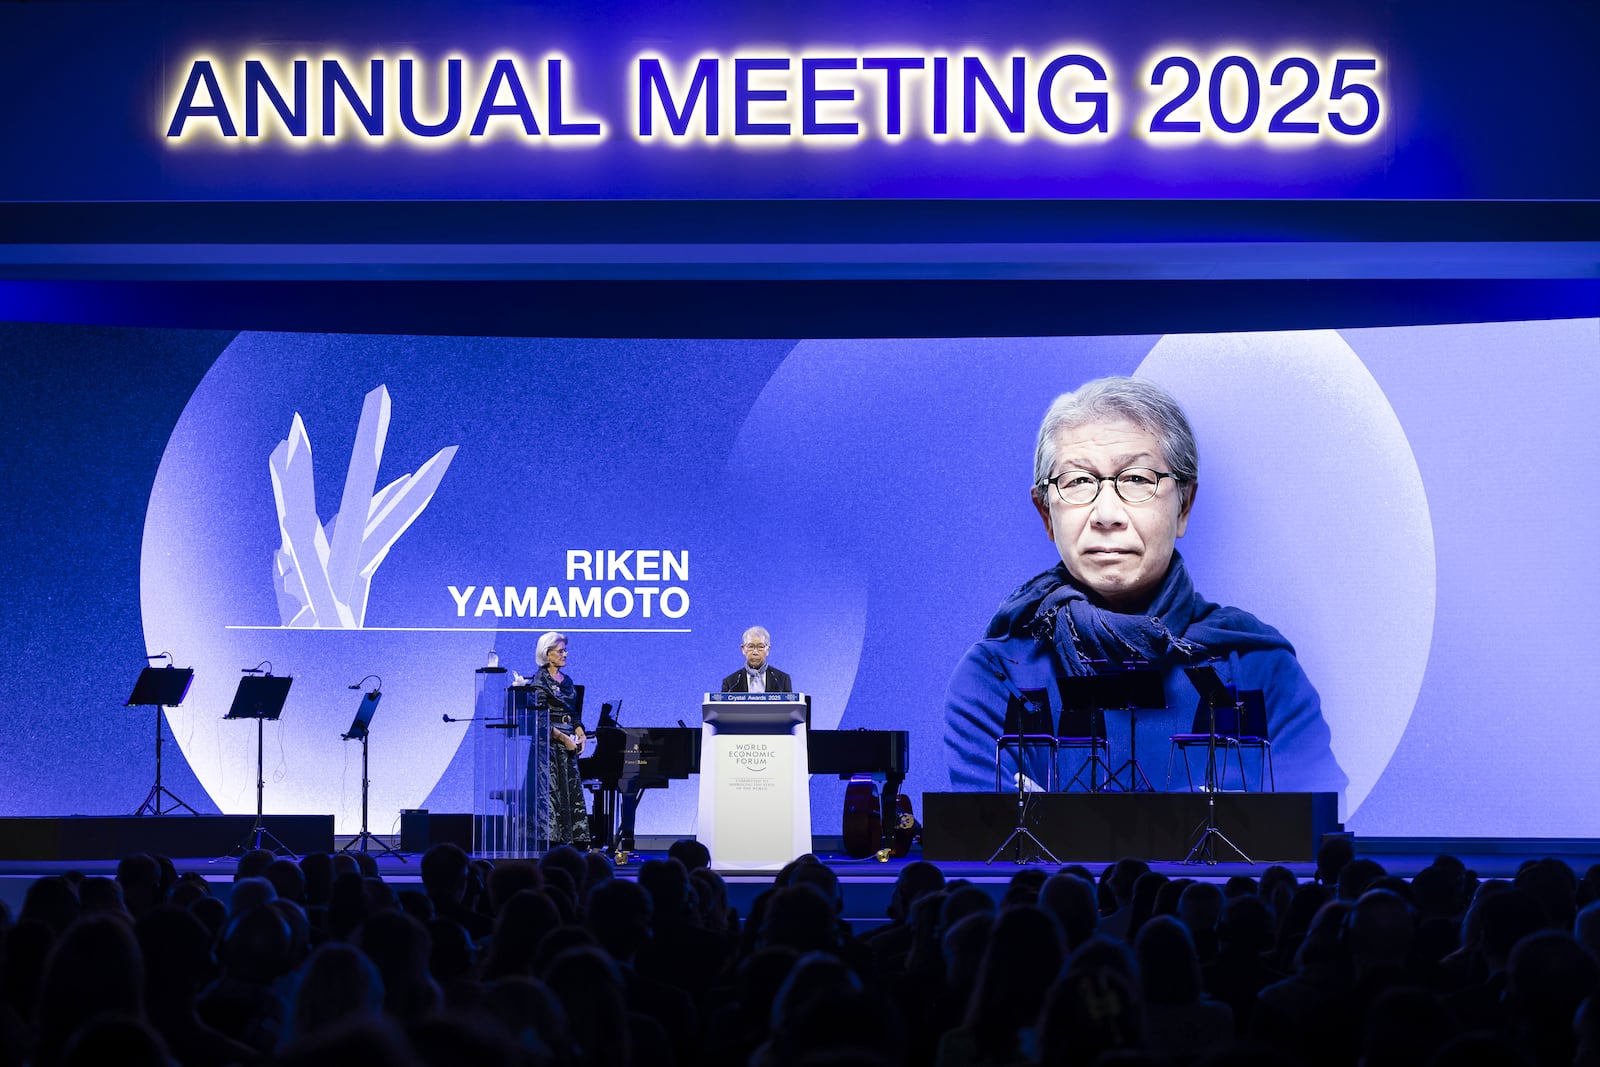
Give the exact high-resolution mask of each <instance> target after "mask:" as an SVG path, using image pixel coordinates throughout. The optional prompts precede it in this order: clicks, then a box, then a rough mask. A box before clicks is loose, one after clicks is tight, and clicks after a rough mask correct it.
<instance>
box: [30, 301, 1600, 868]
mask: <svg viewBox="0 0 1600 1067" xmlns="http://www.w3.org/2000/svg"><path fill="white" fill-rule="evenodd" d="M0 343H3V345H4V352H5V359H4V362H3V365H4V366H5V367H6V368H7V374H8V377H9V379H10V380H8V382H7V383H6V384H7V385H8V389H7V395H6V401H5V403H6V425H7V427H8V431H9V432H8V437H9V440H8V444H7V456H6V464H5V473H4V478H5V483H4V484H5V492H6V500H7V503H8V506H9V507H10V509H11V511H12V513H13V515H14V516H15V519H14V521H13V522H12V523H9V524H8V527H7V530H6V532H5V535H4V536H5V539H6V540H5V546H4V547H5V554H4V563H3V566H4V568H5V571H4V575H3V577H4V581H5V583H6V587H7V594H8V602H9V603H11V604H12V605H14V607H15V615H14V616H13V617H11V618H9V619H8V625H7V627H6V628H5V631H4V635H5V636H4V638H3V641H4V646H3V648H4V655H5V657H6V661H7V662H8V663H10V664H12V665H13V666H14V667H15V668H16V670H17V681H16V685H15V686H14V687H13V690H12V692H11V694H10V698H9V699H8V700H7V701H6V702H4V704H0V728H3V731H4V734H5V736H6V737H7V738H8V744H7V745H6V746H5V748H4V750H3V752H0V774H3V777H4V779H5V781H6V783H7V786H6V789H5V791H4V793H3V795H0V811H3V812H4V813H6V814H57V813H71V812H86V813H115V812H120V811H131V810H132V809H133V808H134V807H135V806H136V805H137V803H138V800H139V798H140V797H141V796H142V795H143V793H144V790H145V788H146V787H147V786H148V784H149V777H150V773H151V771H152V769H153V747H154V738H153V736H151V735H152V734H153V728H152V724H151V722H150V721H149V720H148V719H147V718H146V717H144V715H143V713H139V712H133V711H130V710H127V709H124V708H122V707H121V706H120V705H121V701H122V699H123V698H125V696H126V690H127V689H128V688H129V687H130V685H131V680H132V678H133V676H134V675H135V674H136V673H137V670H138V668H139V667H140V666H141V665H142V657H143V656H144V655H146V654H147V653H157V652H163V651H170V652H171V653H172V655H173V656H174V658H175V659H176V661H177V662H178V664H179V665H192V666H193V667H194V668H195V670H196V676H195V682H194V686H193V688H192V690H191V691H190V693H189V696H188V699H187V700H186V701H185V703H184V705H183V706H182V707H181V708H179V709H177V710H176V711H174V712H173V713H172V714H171V716H170V730H171V734H170V735H169V736H173V737H175V738H176V741H177V745H178V748H179V749H180V750H181V753H182V758H179V756H178V753H177V752H175V751H173V749H172V748H171V746H170V745H169V749H168V753H169V757H170V758H169V760H168V766H167V777H168V783H169V785H173V786H174V787H175V788H176V790H177V792H178V793H179V795H181V796H183V797H184V798H185V799H186V800H189V801H190V802H191V803H194V804H196V806H198V807H201V808H202V809H203V810H204V809H212V808H215V809H220V810H223V811H230V812H241V811H249V810H253V807H254V803H255V797H254V785H255V759H256V750H255V736H254V735H255V731H254V730H253V729H251V728H250V726H249V725H248V724H245V723H236V722H225V721H222V719H221V716H222V714H223V713H224V712H225V711H226V710H227V705H228V702H229V699H230V697H231V695H232V693H233V690H234V688H235V686H236V685H237V680H238V678H239V676H240V675H239V672H240V670H241V669H242V668H245V667H253V666H256V665H257V664H259V663H261V662H262V661H270V663H271V667H272V670H273V671H274V673H277V674H288V675H293V676H294V679H295V681H294V685H293V688H292V690H291V692H290V695H289V699H288V703H287V705H286V709H285V713H284V716H283V718H282V720H281V722H280V723H279V724H276V725H272V726H269V727H268V729H267V734H266V737H267V741H266V750H265V756H264V758H265V763H266V777H267V787H266V793H267V807H268V810H269V811H276V812H329V811H331V812H333V813H335V814H336V815H337V817H338V821H339V825H340V828H341V830H344V831H352V830H354V829H355V828H356V825H357V823H358V821H359V812H360V793H359V788H360V761H359V753H357V752H356V751H355V750H354V749H353V747H352V746H349V745H346V744H344V743H343V742H341V741H340V739H339V735H340V734H341V733H342V732H343V731H344V730H345V729H346V728H347V727H348V725H349V721H350V718H351V715H352V713H353V712H354V710H355V705H356V703H357V698H358V694H356V693H352V692H351V691H350V690H349V689H348V688H347V687H348V686H349V685H351V684H353V683H356V682H357V681H358V680H360V679H362V678H363V677H364V676H366V675H369V674H377V675H379V676H380V677H381V678H382V682H383V687H384V693H385V696H384V700H383V703H382V706H381V707H380V709H379V712H378V716H377V718H376V720H375V721H374V724H373V733H372V781H373V785H372V810H373V817H372V823H373V828H374V829H375V830H378V831H380V832H383V831H387V830H389V829H390V828H391V826H392V824H393V823H394V821H395V819H396V815H397V812H398V811H399V810H400V809H401V808H409V807H428V808H430V809H432V810H436V811H446V810H468V809H470V804H471V800H470V763H469V756H470V752H469V748H470V738H469V735H468V731H469V729H470V727H469V726H468V725H467V724H462V723H455V724H452V723H446V722H445V721H443V719H444V716H446V715H449V716H453V717H454V716H466V715H470V714H471V710H472V702H473V684H474V674H473V671H474V669H475V668H477V667H479V666H481V665H483V664H484V663H485V661H486V659H487V656H488V654H489V652H490V651H491V650H494V651H495V652H496V653H497V654H498V656H499V658H500V661H501V662H502V663H503V664H506V665H508V666H511V667H514V668H517V669H520V670H522V671H523V672H524V673H530V672H531V671H532V669H533V661H532V656H533V648H534V643H535V641H536V639H537V637H538V634H539V633H540V632H542V631H544V630H546V629H558V630H561V631H563V632H566V633H568V634H569V635H570V639H571V648H572V659H571V664H570V671H571V673H572V674H573V675H574V677H575V678H576V679H577V680H578V681H579V682H580V683H583V684H585V685H586V686H587V687H588V692H589V700H590V708H591V713H590V715H589V718H590V719H591V724H592V720H593V717H594V712H593V710H592V709H594V708H596V707H597V705H598V701H600V700H607V701H612V702H616V701H618V700H620V701H621V702H622V708H621V718H622V720H623V721H624V722H625V723H630V724H640V725H643V724H661V725H671V724H673V723H675V722H677V721H678V720H680V719H682V720H684V721H694V720H695V719H696V718H697V716H698V711H699V701H700V696H701V694H702V693H703V692H705V691H706V690H708V689H715V688H716V686H717V682H718V679H720V678H721V677H722V676H723V675H724V674H726V673H728V672H729V671H731V670H732V669H734V667H735V666H736V665H737V664H738V662H739V655H738V650H737V647H736V646H737V645H738V643H739V638H740V634H741V632H742V630H743V629H744V628H745V627H746V626H748V625H751V624H754V623H760V624H762V625H765V626H766V627H767V628H768V629H769V630H771V632H772V635H773V653H772V661H773V662H774V663H775V664H776V665H777V666H779V667H781V668H783V669H784V670H786V671H788V672H790V673H791V674H792V675H793V676H794V677H795V679H796V682H797V685H798V686H799V687H800V688H802V689H804V690H805V691H808V692H810V693H811V694H812V695H813V696H814V699H815V711H814V723H815V724H816V725H818V726H822V727H835V726H838V727H844V728H851V727H869V728H895V729H908V730H910V731H911V735H912V739H913V749H912V767H911V776H910V778H909V780H908V783H907V791H908V792H910V793H911V794H912V795H913V797H916V796H917V795H919V794H920V793H922V792H924V791H931V790H942V789H946V788H948V777H947V774H946V771H945V767H944V746H943V743H942V737H941V731H942V707H941V702H942V697H943V692H944V686H945V681H946V679H947V677H948V675H949V672H950V669H951V667H952V666H953V665H954V663H955V662H956V660H957V659H958V658H959V657H960V655H961V653H962V652H963V651H964V650H965V648H966V647H967V645H968V644H970V643H971V642H972V641H973V640H975V639H976V638H977V637H978V636H979V635H980V634H981V632H982V629H983V627H984V625H985V623H986V622H987V620H988V618H989V615H990V613H991V612H992V611H993V609H994V606H995V605H996V604H997V603H998V602H999V601H1000V600H1001V598H1002V597H1004V596H1005V595H1006V594H1007V593H1008V592H1010V590H1011V589H1012V588H1013V587H1014V586H1015V585H1016V584H1017V583H1018V582H1019V581H1021V580H1022V579H1023V578H1025V577H1028V576H1030V575H1032V574H1034V573H1036V572H1037V571H1039V570H1041V569H1043V568H1044V567H1045V566H1047V565H1049V564H1050V563H1051V562H1052V561H1053V559H1054V555H1053V547H1052V545H1051V544H1050V542H1049V541H1048V540H1047V539H1046V537H1045V535H1044V532H1043V530H1042V529H1041V528H1040V525H1039V522H1038V519H1037V517H1036V516H1035V515H1034V513H1033V511H1032V508H1031V507H1030V505H1029V503H1028V499H1027V489H1028V483H1029V481H1030V477H1031V453H1032V447H1033V438H1034V433H1035V430H1036V427H1037V422H1038V419H1039V417H1040V416H1041V414H1042V413H1043V410H1044V408H1045V406H1046V405H1047V404H1048V402H1049V400H1050V399H1051V398H1052V397H1053V396H1054V395H1055V394H1057V393H1058V392H1060V391H1063V390H1065V389H1068V388H1071V387H1073V386H1075V385H1077V384H1079V383H1081V382H1082V381H1084V380H1086V379H1088V378H1091V377H1096V376H1099V375H1103V374H1126V373H1133V374H1139V375H1142V376H1145V377H1149V378H1151V379H1153V380H1155V381H1157V382H1160V383H1161V384H1163V385H1165V386H1166V387H1167V388H1169V389H1170V390H1171V391H1172V392H1173V393H1174V394H1175V395H1176V396H1178V397H1179V398H1180V400H1181V401H1182V402H1183V403H1184V405H1185V406H1186V408H1187V410H1188V412H1189V414H1190V417H1191V419H1192V420H1193V422H1194V424H1195V426H1196V429H1197V432H1198V436H1199V444H1200V455H1201V478H1200V489H1199V495H1198V498H1197V502H1196V505H1195V511H1194V514H1193V517H1192V519H1191V522H1190V524H1189V529H1188V533H1187V536H1186V537H1185V538H1184V539H1183V540H1182V541H1181V542H1180V543H1179V547H1180V549H1181V550H1182V551H1183V553H1184V555H1185V558H1186V559H1187V560H1188V562H1189V566H1190V568H1191V570H1192V571H1193V572H1194V574H1195V576H1196V584H1197V586H1198V587H1199V588H1200V589H1201V590H1202V591H1203V592H1204V593H1206V595H1208V596H1209V597H1211V598H1212V599H1215V600H1218V601H1221V602H1225V603H1234V604H1237V605H1239V606H1241V607H1244V608H1247V609H1248V610H1250V611H1252V612H1254V613H1256V614H1257V615H1259V616H1260V617H1261V618H1263V619H1265V620H1267V621H1269V622H1271V623H1272V624H1273V625H1275V626H1277V627H1278V628H1279V629H1280V630H1282V631H1283V633H1284V634H1285V635H1286V636H1288V637H1289V638H1290V640H1292V641H1293V642H1294V644H1295V646H1296V648H1297V650H1298V652H1299V655H1300V658H1301V661H1302V663H1303V664H1304V666H1305V668H1306V671H1307V673H1308V674H1309V675H1310V677H1311V678H1312V680H1313V681H1314V682H1315V683H1316V684H1317V686H1318V688H1319V689H1320V691H1321V694H1322V698H1323V706H1324V709H1325V713H1326V716H1327V719H1328V722H1329V724H1330V727H1331V729H1332V733H1333V747H1334V752H1335V755H1336V756H1337V758H1338V760H1339V762H1340V764H1341V766H1342V767H1343V769H1344V770H1345V772H1346V773H1347V774H1348V776H1349V779H1350V785H1349V789H1348V791H1347V793H1346V795H1345V797H1344V798H1343V800H1344V803H1343V810H1344V811H1345V813H1346V816H1347V821H1348V824H1349V825H1350V826H1351V827H1352V828H1353V829H1355V830H1356V831H1357V832H1358V833H1362V834H1366V835H1374V836H1408V835H1426V836H1553V837H1580V836H1594V835H1595V834H1596V833H1600V823H1597V821H1596V820H1597V816H1596V815H1595V812H1596V811H1597V810H1600V805H1597V804H1596V800H1597V799H1600V798H1597V797H1596V796H1595V790H1594V786H1593V784H1592V779H1593V776H1592V774H1590V773H1589V771H1588V759H1587V757H1586V753H1588V752H1591V751H1593V749H1594V747H1595V745H1596V744H1597V742H1600V725H1597V724H1596V722H1595V720H1594V717H1593V716H1591V715H1589V714H1587V711H1586V709H1587V707H1588V703H1589V701H1588V694H1587V692H1586V687H1585V683H1584V679H1583V678H1582V676H1581V674H1580V672H1578V671H1576V670H1574V669H1572V667H1571V666H1570V664H1572V663H1573V662H1576V661H1578V660H1579V659H1581V655H1582V651H1581V650H1584V649H1587V648H1589V647H1592V645H1593V643H1594V641H1595V639H1596V637H1597V631H1600V606H1597V597H1596V592H1597V590H1596V588H1595V583H1594V581H1593V579H1592V577H1591V571H1592V568H1591V567H1590V566H1589V560H1588V557H1589V555H1590V546H1591V545H1592V542H1593V531H1594V528H1595V523H1596V520H1597V518H1600V514H1597V513H1600V505H1597V504H1596V503H1595V501H1594V498H1593V496H1592V494H1588V493H1584V492H1582V491H1581V488H1578V487H1577V486H1581V483H1582V479H1583V477H1584V475H1583V472H1585V471H1588V470H1591V469H1594V468H1595V467H1596V465H1597V462H1600V456H1597V454H1596V453H1597V452H1600V445H1597V443H1596V441H1595V440H1594V437H1593V434H1592V432H1590V431H1589V429H1588V424H1587V421H1586V419H1585V418H1584V417H1583V415H1582V413H1584V412H1587V411H1592V410H1593V409H1594V406H1595V404H1596V402H1597V401H1600V359H1597V357H1600V334H1597V323H1596V322H1595V321H1594V320H1588V319H1586V320H1564V321H1554V322H1520V323H1488V324H1474V325H1454V326H1451V325H1446V326H1429V327H1404V328H1398V327H1397V328H1382V329H1364V330H1347V331H1337V332H1336V331H1313V332H1300V333H1253V334H1227V335H1218V334H1212V335H1201V334H1194V335H1167V336H1123V337H1105V338H1037V339H1024V340H1015V339H1007V340H986V339H960V340H902V341H850V340H802V341H760V342H755V341H747V342H709V341H692V340H627V341H574V340H539V339H503V338H502V339H496V338H487V339H485V338H412V337H373V336H346V335H305V334H237V335H229V334H200V333H187V332H181V331H171V332H157V331H139V330H90V329H85V328H71V327H28V326H15V325H13V326H7V327H4V328H3V332H0ZM1513 357H1514V358H1515V360H1516V366H1517V368H1518V370H1517V373H1516V374H1515V375H1511V374H1508V373H1507V372H1506V368H1507V367H1508V366H1509V365H1510V363H1509V361H1510V360H1511V359H1512V358H1513ZM1573 479H1577V482H1576V483H1574V481H1573ZM11 614H12V613H11V611H9V610H8V615H11ZM313 620H314V621H315V622H316V623H317V625H316V626H315V627H311V626H308V625H307V624H308V623H310V622H312V621H313ZM1164 756H1165V754H1164V753H1159V754H1154V755H1153V756H1152V757H1150V759H1149V761H1148V763H1149V765H1153V766H1154V769H1155V770H1156V771H1158V772H1159V771H1160V770H1162V769H1163V764H1164ZM1157 777H1158V779H1159V773H1158V774H1157ZM1513 786H1514V787H1513ZM842 790H843V786H842V784H841V783H838V782H836V781H831V780H822V779H818V780H815V781H814V782H813V813H814V816H813V818H814V824H815V827H816V829H817V830H818V831H819V832H829V831H830V830H832V829H833V828H834V826H835V823H836V819H837V813H838V811H839V806H840V803H841V797H842ZM694 798H695V793H694V791H693V790H692V789H690V788H686V787H683V786H679V787H676V788H674V789H672V790H671V791H669V792H668V793H667V794H664V795H662V794H655V795H652V796H651V797H650V798H649V799H648V801H647V802H646V804H645V806H644V808H643V809H642V811H641V815H640V818H641V822H640V830H641V832H644V833H671V834H676V833H683V832H689V831H692V829H693V828H694V818H695V812H694Z"/></svg>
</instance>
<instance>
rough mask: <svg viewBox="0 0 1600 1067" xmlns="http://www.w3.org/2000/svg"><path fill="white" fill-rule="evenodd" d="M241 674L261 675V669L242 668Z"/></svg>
mask: <svg viewBox="0 0 1600 1067" xmlns="http://www.w3.org/2000/svg"><path fill="white" fill-rule="evenodd" d="M239 673H240V674H260V673H261V668H260V667H241V668H240V669H239Z"/></svg>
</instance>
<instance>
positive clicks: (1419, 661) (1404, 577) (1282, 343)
mask: <svg viewBox="0 0 1600 1067" xmlns="http://www.w3.org/2000/svg"><path fill="white" fill-rule="evenodd" d="M1137 373H1138V375H1139V376H1140V377H1143V378H1149V379H1150V380H1152V381H1155V382H1158V383H1160V384H1161V385H1163V386H1165V387H1166V388H1167V389H1168V390H1170V391H1171V392H1172V394H1173V395H1174V396H1176V397H1178V398H1179V399H1180V401H1181V402H1182V404H1183V406H1184V408H1185V410H1186V411H1187V412H1188V414H1189V418H1190V421H1191V422H1192V423H1193V424H1194V426H1195V432H1196V435H1197V436H1198V439H1199V442H1198V443H1199V447H1200V489H1199V495H1198V497H1197V500H1196V504H1195V510H1194V514H1193V517H1192V518H1191V519H1190V522H1189V530H1188V535H1187V536H1186V537H1185V539H1184V540H1183V541H1182V542H1180V545H1179V547H1180V548H1181V549H1182V550H1183V553H1184V557H1185V559H1187V560H1188V561H1189V565H1190V569H1191V570H1192V571H1193V572H1194V574H1195V584H1196V586H1197V587H1198V588H1199V589H1200V590H1201V591H1202V592H1204V593H1205V595H1206V596H1208V597H1209V598H1211V599H1212V600H1215V601H1218V602H1219V603H1225V604H1237V605H1238V606H1239V607H1242V608H1244V609H1246V610H1247V611H1250V612H1252V613H1254V614H1256V615H1258V616H1259V617H1260V618H1261V619H1263V620H1264V621H1266V622H1268V623H1270V624H1271V625H1273V626H1275V627H1277V628H1278V629H1279V630H1281V631H1282V632H1283V634H1284V635H1285V636H1286V637H1288V638H1289V640H1290V641H1291V642H1293V644H1294V646H1295V650H1296V652H1297V654H1298V655H1299V657H1300V662H1301V664H1302V665H1303V666H1304V667H1305V670H1306V673H1307V675H1309V676H1310V678H1311V680H1312V682H1313V683H1314V684H1315V685H1316V687H1317V689H1318V691H1319V692H1320V693H1321V695H1322V708H1323V714H1324V716H1325V717H1326V719H1327V722H1328V726H1329V728H1330V730H1331V731H1332V733H1333V751H1334V755H1335V756H1336V757H1337V758H1338V760H1339V764H1340V766H1341V767H1343V768H1344V771H1345V773H1346V774H1347V775H1349V778H1350V784H1349V787H1348V789H1347V791H1346V793H1345V803H1344V805H1343V807H1342V809H1341V817H1348V816H1349V815H1350V814H1351V813H1354V812H1355V811H1356V809H1357V808H1359V807H1360V806H1361V802H1362V801H1363V800H1364V799H1366V796H1367V794H1368V793H1369V792H1370V791H1371V789H1372V787H1373V785H1374V783H1376V782H1377V780H1378V777H1379V776H1380V775H1381V774H1382V773H1383V769H1384V767H1385V766H1387V765H1388V762H1389V759H1390V757H1391V756H1393V755H1394V751H1395V747H1396V746H1397V745H1398V744H1399V742H1400V737H1401V735H1402V734H1403V733H1404V732H1405V728H1406V723H1407V722H1409V721H1410V719H1411V712H1412V708H1413V706H1414V705H1415V703H1416V699H1417V694H1418V692H1419V690H1420V688H1421V685H1422V678H1423V673H1424V671H1425V669H1426V667H1427V663H1428V653H1429V648H1430V645H1431V643H1432V639H1433V619H1434V602H1435V595H1436V584H1435V583H1436V572H1435V562H1434V538H1433V523H1432V520H1431V518H1430V516H1429V511H1428V500H1427V495H1426V493H1425V492H1424V489H1423V484H1422V475H1421V472H1420V471H1419V470H1418V468H1417V462H1416V457H1415V456H1414V455H1413V453H1412V450H1411V445H1410V443H1409V441H1408V440H1407V438H1406V435H1405V432H1404V430H1403V429H1402V428H1401V426H1400V421H1399V419H1398V418H1397V417H1396V415H1395V413H1394V410H1393V408H1392V407H1391V406H1390V405H1389V401H1388V400H1387V398H1386V397H1385V396H1384V394H1383V391H1382V389H1380V388H1379V386H1378V383H1377V382H1376V381H1375V380H1374V379H1373V377H1372V375H1371V373H1370V372H1369V371H1368V370H1367V368H1366V366H1365V365H1364V364H1363V363H1362V362H1361V359H1360V357H1358V356H1357V355H1356V353H1355V352H1354V351H1353V350H1352V349H1351V348H1350V346H1349V345H1348V344H1347V343H1346V342H1345V340H1344V338H1343V337H1341V336H1340V335H1339V334H1338V333H1336V332H1334V331H1331V330H1323V331H1307V332H1295V333H1255V334H1210V335H1181V336H1170V337H1164V338H1162V339H1161V341H1160V342H1158V343H1157V344H1156V346H1155V347H1154V348H1153V349H1152V350H1151V352H1150V354H1149V356H1148V357H1146V359H1145V360H1144V362H1143V363H1142V364H1140V366H1139V369H1138V371H1137Z"/></svg>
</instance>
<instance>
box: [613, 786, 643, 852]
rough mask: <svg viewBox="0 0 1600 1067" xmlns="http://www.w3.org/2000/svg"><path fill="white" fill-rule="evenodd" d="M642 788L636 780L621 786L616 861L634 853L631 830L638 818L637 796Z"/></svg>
mask: <svg viewBox="0 0 1600 1067" xmlns="http://www.w3.org/2000/svg"><path fill="white" fill-rule="evenodd" d="M643 788H644V787H643V786H641V785H640V784H639V782H638V781H637V780H634V781H630V782H624V783H623V786H622V820H621V822H620V824H619V825H618V827H617V837H616V843H617V859H618V860H619V861H621V860H623V859H625V858H626V856H627V855H628V854H629V853H631V852H633V851H634V848H633V828H634V825H635V822H636V821H637V819H638V817H639V796H640V794H641V792H642V791H643Z"/></svg>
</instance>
